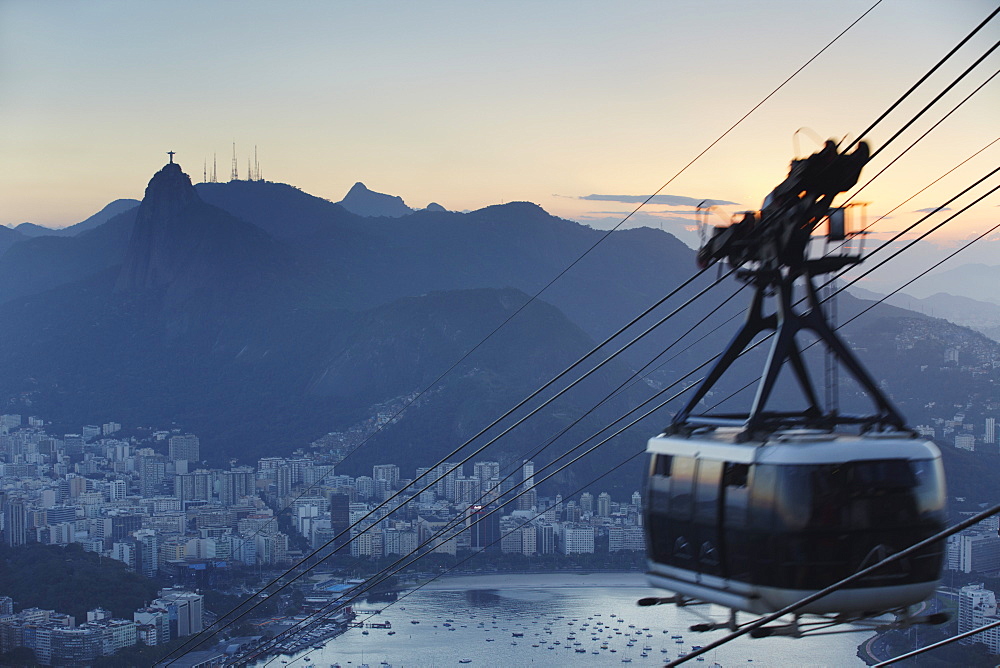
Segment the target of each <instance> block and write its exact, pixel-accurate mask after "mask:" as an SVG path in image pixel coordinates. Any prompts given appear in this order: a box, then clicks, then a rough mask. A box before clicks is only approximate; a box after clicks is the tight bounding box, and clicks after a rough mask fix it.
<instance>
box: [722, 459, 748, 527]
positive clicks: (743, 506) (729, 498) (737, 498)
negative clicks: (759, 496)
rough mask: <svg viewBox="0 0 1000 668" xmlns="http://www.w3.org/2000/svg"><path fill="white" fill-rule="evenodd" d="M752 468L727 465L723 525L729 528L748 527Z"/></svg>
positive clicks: (724, 480)
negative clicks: (749, 483)
mask: <svg viewBox="0 0 1000 668" xmlns="http://www.w3.org/2000/svg"><path fill="white" fill-rule="evenodd" d="M749 477H750V466H749V465H748V464H726V468H725V471H724V472H723V475H722V485H723V504H724V505H725V512H724V513H723V523H724V524H725V525H726V526H729V527H742V528H745V527H746V523H747V510H748V505H749V502H750V488H749V487H748V482H749Z"/></svg>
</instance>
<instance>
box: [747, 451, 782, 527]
mask: <svg viewBox="0 0 1000 668" xmlns="http://www.w3.org/2000/svg"><path fill="white" fill-rule="evenodd" d="M777 469H778V467H777V466H775V465H773V464H756V465H755V466H754V467H753V487H752V488H751V490H750V527H751V528H753V529H765V530H768V529H771V528H772V527H773V526H774V496H775V485H776V484H777V480H778V471H777Z"/></svg>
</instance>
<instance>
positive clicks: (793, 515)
mask: <svg viewBox="0 0 1000 668" xmlns="http://www.w3.org/2000/svg"><path fill="white" fill-rule="evenodd" d="M815 468H816V467H813V466H782V467H781V472H780V477H779V484H778V487H777V496H776V498H775V512H776V514H777V516H778V523H779V526H780V527H781V528H782V530H784V531H801V530H802V529H805V528H806V527H807V526H808V525H809V511H810V506H811V505H812V504H811V503H810V501H811V500H812V478H813V474H814V472H815V471H814V469H815Z"/></svg>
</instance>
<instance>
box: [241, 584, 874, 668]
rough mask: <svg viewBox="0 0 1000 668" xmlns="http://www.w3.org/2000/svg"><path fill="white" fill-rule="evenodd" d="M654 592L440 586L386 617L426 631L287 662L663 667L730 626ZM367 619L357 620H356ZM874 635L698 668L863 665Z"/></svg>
mask: <svg viewBox="0 0 1000 668" xmlns="http://www.w3.org/2000/svg"><path fill="white" fill-rule="evenodd" d="M598 583H599V584H600V586H595V585H596V584H598ZM648 591H649V589H648V588H647V587H646V586H645V584H644V580H643V576H642V575H641V574H638V573H636V574H632V573H613V574H605V573H602V574H600V575H599V576H592V577H588V576H585V575H580V576H571V575H566V574H557V575H553V576H547V575H514V576H505V577H491V576H484V577H454V578H442V579H441V580H437V581H435V582H434V583H433V584H432V585H430V586H428V587H427V588H425V589H421V590H418V591H416V592H414V593H413V594H411V595H409V596H407V597H405V599H403V600H401V602H400V605H401V606H403V607H405V608H406V609H405V611H404V610H400V609H399V607H397V606H389V607H387V608H385V609H384V610H383V611H382V614H381V615H380V618H381V620H382V621H390V622H395V624H394V626H396V627H397V629H398V626H399V623H400V622H405V621H407V620H410V619H413V620H414V621H421V622H422V623H421V624H419V625H407V627H406V628H405V629H399V632H398V634H397V635H395V636H393V637H390V636H389V635H388V632H387V631H385V630H383V629H371V630H370V634H369V635H368V636H364V635H362V634H361V632H362V629H360V628H351V629H348V630H347V631H346V632H345V633H344V634H343V635H341V636H338V637H337V638H334V639H332V640H330V641H329V642H327V643H326V644H325V646H324V647H323V649H321V650H314V649H309V650H308V651H304V652H301V653H299V654H296V655H293V656H289V657H284V656H283V657H282V659H284V660H286V661H287V662H288V663H287V664H283V665H288V666H305V665H310V664H311V665H318V666H331V665H339V666H341V668H360V667H361V666H362V665H363V664H367V665H369V666H375V665H378V664H379V662H380V661H384V662H385V665H388V664H391V665H392V666H395V667H396V668H400V666H429V665H433V666H447V665H457V664H459V663H462V664H468V665H474V666H497V667H500V666H510V665H545V666H553V665H555V666H558V665H573V666H608V665H612V664H619V663H628V664H632V665H636V666H662V665H663V663H664V662H665V661H669V660H671V659H674V658H677V657H679V656H684V655H686V654H687V653H689V652H692V651H694V650H695V649H696V648H697V647H699V646H702V645H707V644H708V643H709V642H711V641H712V640H714V639H716V638H718V637H721V636H722V635H724V633H725V632H718V631H717V632H711V633H694V632H690V631H689V630H688V628H689V627H690V626H691V624H695V623H699V622H702V621H704V620H705V617H706V616H708V617H710V618H713V619H723V618H724V615H725V614H726V613H725V611H724V610H723V609H722V608H714V607H710V606H691V607H689V608H680V609H678V608H675V607H673V606H658V607H655V608H640V607H638V606H636V604H635V602H636V600H638V599H639V598H641V597H642V596H643V595H646V594H648ZM364 619H365V617H364V616H362V615H359V616H358V617H357V618H356V619H355V620H354V622H355V623H358V622H363V621H364ZM445 620H448V621H445ZM372 621H374V618H373V619H372ZM364 630H368V629H364ZM517 634H520V635H517ZM869 636H870V634H869V633H852V634H843V635H833V636H828V637H821V638H813V639H810V646H809V657H808V658H806V659H804V657H803V656H802V654H801V652H802V644H801V641H798V640H795V639H792V638H769V639H767V640H751V639H741V640H739V641H737V642H733V643H730V644H729V645H726V646H724V647H722V648H719V649H718V650H716V651H715V652H711V653H709V654H707V655H706V656H704V657H697V659H698V660H702V663H696V662H695V661H694V660H692V661H691V664H692V665H704V666H706V668H707V667H709V666H713V665H715V666H724V667H726V668H730V667H732V666H752V667H755V666H767V667H779V668H780V667H781V666H816V667H820V666H831V667H832V666H836V667H837V668H840V667H842V666H857V667H861V666H864V665H865V664H864V662H862V661H861V660H860V659H858V658H857V657H856V653H857V645H858V644H859V643H861V642H863V641H864V640H866V639H867V638H868V637H869ZM307 658H308V659H309V661H308V662H307V661H306V659H307ZM258 665H262V664H258Z"/></svg>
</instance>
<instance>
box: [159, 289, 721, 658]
mask: <svg viewBox="0 0 1000 668" xmlns="http://www.w3.org/2000/svg"><path fill="white" fill-rule="evenodd" d="M733 271H735V270H733ZM701 273H702V272H698V273H697V274H695V275H694V276H693V277H692V278H690V279H688V280H687V281H685V282H684V283H683V284H682V286H679V287H678V288H676V289H675V290H674V291H672V292H671V294H675V293H676V291H677V290H679V289H680V287H683V286H686V285H688V284H689V283H690V282H692V281H693V280H694V278H696V277H697V276H700V274H701ZM731 273H732V271H730V272H729V273H727V274H725V275H724V276H721V277H720V278H718V279H717V280H716V281H714V282H713V283H711V284H709V285H708V286H706V287H705V288H703V289H702V290H701V291H699V292H698V293H696V294H695V295H694V296H692V297H690V298H688V299H687V300H686V301H684V302H683V303H681V304H680V305H679V306H677V307H676V308H674V310H672V311H671V312H670V313H668V314H667V315H666V316H664V317H662V318H661V319H660V320H659V321H658V322H656V323H655V324H653V325H651V326H649V327H647V328H646V330H644V331H643V332H642V333H640V334H639V335H637V336H635V337H634V338H633V339H632V340H631V341H630V342H628V343H627V344H625V345H624V346H622V347H620V348H619V349H618V350H616V351H615V352H614V353H612V354H611V355H610V356H608V357H606V358H604V359H603V360H602V361H601V362H599V363H598V364H596V365H595V366H594V367H592V368H591V369H590V370H588V371H587V372H586V373H584V374H583V375H582V376H580V377H578V378H577V379H575V380H574V381H572V382H571V383H570V384H569V385H567V386H566V387H564V388H562V389H561V390H559V391H558V392H556V393H555V394H554V395H553V396H551V397H549V398H548V399H546V400H545V401H544V402H543V403H542V404H540V405H539V406H537V407H536V408H534V409H532V410H531V411H530V412H529V413H527V414H526V415H524V416H523V417H521V418H520V419H518V420H517V421H516V422H514V423H513V424H512V425H510V426H509V427H507V428H506V429H504V430H503V431H502V432H500V433H499V434H498V435H496V436H494V437H493V438H492V439H490V440H489V441H487V442H486V443H484V444H483V445H481V446H479V447H477V448H476V449H475V450H473V451H472V452H471V453H469V454H468V455H466V456H465V457H464V458H462V459H461V460H460V461H459V462H458V463H456V464H453V465H452V467H451V468H450V469H448V470H447V471H444V472H442V473H440V474H439V475H438V477H437V478H435V479H434V480H433V481H431V482H429V483H427V484H426V485H425V486H424V487H423V488H422V489H421V490H419V491H418V492H416V493H415V494H414V497H415V496H419V494H420V493H422V492H425V491H427V490H428V489H430V488H431V487H433V486H434V485H436V484H437V483H438V482H440V481H441V480H442V479H444V478H445V476H447V475H448V474H449V473H451V472H452V471H454V470H456V469H457V468H458V467H460V466H463V465H464V464H465V463H466V462H468V461H469V460H471V459H472V458H474V457H476V456H477V455H478V454H480V453H481V452H482V451H484V450H485V449H486V448H487V447H489V446H490V445H492V444H493V443H495V442H496V441H497V440H498V439H500V438H502V437H503V436H505V435H506V434H508V433H510V432H511V431H512V430H513V429H514V428H516V427H517V426H519V425H520V424H522V423H524V422H525V421H526V420H527V419H529V418H530V417H532V416H534V415H536V414H537V413H538V412H539V411H540V410H541V409H542V408H544V407H545V406H548V405H549V404H551V403H552V402H553V401H555V400H556V399H557V398H559V397H561V396H562V395H564V394H565V393H566V392H567V391H569V390H570V389H572V388H573V387H575V386H576V385H578V384H579V383H580V382H582V381H583V380H585V379H586V378H588V377H590V376H591V375H592V374H594V373H595V372H597V371H598V370H600V369H601V368H603V367H604V366H605V365H606V364H608V363H610V362H611V361H612V360H614V359H615V358H617V357H618V356H619V355H621V354H622V353H624V352H625V351H626V350H628V348H630V347H631V346H633V345H635V344H636V343H637V342H638V341H640V340H642V339H643V338H645V337H646V336H648V335H649V334H650V333H652V332H653V331H655V330H656V328H658V327H660V326H662V325H663V324H664V323H665V322H666V321H667V320H669V319H670V318H671V317H674V316H675V315H676V314H677V313H679V312H680V311H682V310H683V309H685V308H687V307H688V306H690V305H691V304H693V303H694V302H695V301H696V300H697V299H698V298H700V297H701V296H703V295H704V294H705V293H707V292H708V291H709V290H711V289H712V288H714V287H715V286H717V285H719V284H720V283H721V282H722V281H723V280H724V279H725V278H727V277H728V276H729V275H730V274H731ZM665 299H666V298H664V299H663V300H660V301H659V302H657V304H661V303H662V302H663V301H665ZM652 308H653V307H650V309H649V310H651V309H652ZM649 310H647V312H646V313H648V312H649ZM646 313H644V314H643V315H646ZM641 317H642V316H638V317H637V318H635V319H633V321H632V322H631V323H629V325H627V326H626V327H623V328H622V329H621V330H619V333H620V332H624V331H625V330H627V329H628V328H629V327H631V326H632V325H633V324H635V323H637V322H638V321H639V320H640V319H641ZM615 336H617V334H616V335H614V336H612V337H609V339H608V341H610V340H612V339H613V338H614V337H615ZM604 345H605V344H600V345H599V346H598V347H597V348H595V349H594V350H597V349H599V348H601V347H603V346H604ZM589 355H590V353H588V354H587V355H585V356H584V357H582V358H580V359H581V360H583V359H586V358H587V357H589ZM577 363H578V362H576V363H574V364H573V365H571V366H570V367H568V368H567V369H566V370H565V371H563V372H562V373H560V374H559V375H558V376H556V377H555V378H553V379H552V380H550V381H549V382H548V383H546V384H545V385H543V386H542V387H541V388H539V389H538V390H536V391H535V392H534V393H532V394H531V395H529V397H527V398H525V399H523V400H522V401H521V402H520V403H518V405H517V406H515V407H514V408H512V409H510V410H508V411H507V412H506V413H505V414H504V415H503V416H501V417H500V418H498V419H497V420H495V421H494V422H493V423H492V424H491V425H490V426H489V427H486V428H484V429H482V430H480V432H479V433H477V434H476V435H475V436H473V437H472V438H470V439H468V440H466V442H465V443H463V444H462V445H460V446H459V447H458V448H456V449H454V450H453V451H452V452H451V453H449V454H448V455H446V456H445V457H444V458H443V459H442V460H441V461H440V462H439V463H438V466H441V465H442V464H441V462H447V460H448V459H451V458H452V457H454V456H455V455H456V454H457V453H459V452H460V451H461V450H463V449H464V448H465V447H466V446H468V445H470V444H471V443H472V442H473V441H475V439H477V438H479V437H480V436H482V435H483V434H485V433H486V432H487V431H488V430H489V428H490V427H492V426H495V425H496V424H498V423H499V422H500V421H502V420H503V419H504V418H505V417H507V416H509V415H510V414H511V413H513V412H514V411H515V410H516V409H517V408H519V407H521V406H523V405H524V404H526V403H527V402H528V401H529V400H530V399H532V398H534V397H535V396H537V395H538V394H540V393H541V391H543V390H544V389H546V388H547V387H549V386H551V385H552V384H553V383H554V382H555V381H556V380H557V379H558V378H560V377H562V376H563V375H565V373H567V372H568V371H569V370H570V369H572V368H573V366H576V364H577ZM436 468H437V466H436V467H433V468H432V469H431V470H435V469H436ZM429 475H431V474H430V471H428V472H427V473H424V474H423V475H421V476H417V477H416V478H415V479H414V480H412V481H410V482H409V483H407V484H406V485H404V486H403V487H402V488H401V489H399V490H398V491H396V492H395V493H393V494H392V495H391V496H390V497H389V498H387V499H385V500H384V501H382V503H380V504H378V505H377V506H376V507H375V508H372V509H371V510H369V511H368V512H367V513H365V515H363V516H362V517H360V518H358V519H357V520H355V521H354V522H352V523H351V525H350V526H349V527H347V528H346V529H344V530H342V531H341V532H340V533H338V534H337V535H336V536H334V537H332V538H330V539H329V540H328V541H327V542H326V543H324V544H323V545H321V546H319V547H317V548H315V549H314V550H313V551H312V552H310V554H309V555H306V556H304V557H303V558H302V559H300V560H299V561H298V562H296V563H295V564H294V565H293V566H291V567H289V568H288V569H286V570H285V571H284V572H283V573H282V574H281V575H279V576H278V577H277V578H274V579H273V580H272V581H271V582H269V583H268V584H267V585H265V586H264V587H261V588H260V589H259V590H258V593H260V592H263V591H265V590H268V589H270V588H271V587H272V586H274V585H277V586H276V587H275V588H274V589H273V590H272V594H274V593H278V592H280V591H282V590H283V589H285V588H286V587H288V586H289V585H291V584H292V583H293V582H295V581H296V580H298V579H299V578H300V577H302V575H304V574H305V573H306V572H308V570H309V569H306V570H304V571H301V572H300V573H298V574H297V575H294V576H292V573H294V572H295V571H296V570H297V569H298V568H299V567H300V566H302V565H304V564H305V563H306V562H307V560H308V559H309V558H310V557H311V556H313V555H314V554H316V553H318V552H320V551H322V550H323V549H325V548H326V547H328V546H330V545H332V544H334V543H335V542H336V541H337V540H338V539H339V538H340V537H341V536H343V535H344V534H348V535H350V532H351V530H352V529H353V528H354V527H356V526H358V525H360V524H361V523H362V522H364V521H365V520H367V519H368V518H369V517H371V516H372V515H374V514H376V513H377V512H378V511H379V510H380V509H382V508H384V507H385V506H386V505H387V504H389V503H390V502H391V501H392V500H394V499H396V498H397V497H400V496H401V495H402V494H403V492H405V491H406V490H407V489H409V488H410V487H411V486H414V485H415V484H416V483H417V481H419V480H420V479H422V478H423V477H425V476H429ZM410 498H413V497H410ZM408 500H409V499H407V501H408ZM404 503H405V501H404ZM364 531H367V529H365V530H364ZM354 538H356V535H355V536H351V539H352V540H353V539H354ZM310 568H312V567H310ZM288 576H292V577H291V578H290V579H288V580H285V581H284V582H282V583H281V584H278V583H279V582H281V580H283V579H284V578H286V577H288ZM248 600H251V601H252V600H254V599H248ZM246 603H247V602H246V601H244V602H243V603H240V604H238V605H237V606H235V607H234V608H233V609H231V610H230V611H228V612H226V613H225V614H224V615H222V616H220V617H219V620H222V619H224V618H230V621H229V622H227V625H231V624H233V623H234V622H235V621H237V620H239V619H241V618H242V617H244V616H245V615H246V614H248V613H249V612H250V611H252V610H254V609H256V608H257V607H259V606H260V605H262V604H263V600H257V601H255V602H254V603H252V604H251V605H250V606H249V607H247V608H246V609H245V610H243V611H242V612H241V613H240V614H238V615H236V616H235V617H230V616H231V615H232V613H233V612H235V611H236V610H237V609H238V608H240V607H242V606H244V605H246ZM219 620H217V621H216V622H215V623H216V624H217V623H218V621H219ZM211 628H213V627H212V626H210V627H209V628H206V629H205V630H203V631H202V632H201V633H202V634H207V633H208V632H209V631H210V629H211ZM196 638H197V636H194V637H192V639H191V640H190V641H189V642H188V643H185V644H184V645H182V646H181V647H179V648H177V649H176V650H175V652H174V653H176V652H177V651H180V650H182V649H183V648H184V647H185V646H188V645H190V644H194V643H195V642H197V641H196ZM168 665H169V664H168Z"/></svg>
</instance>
